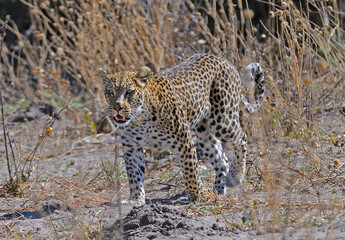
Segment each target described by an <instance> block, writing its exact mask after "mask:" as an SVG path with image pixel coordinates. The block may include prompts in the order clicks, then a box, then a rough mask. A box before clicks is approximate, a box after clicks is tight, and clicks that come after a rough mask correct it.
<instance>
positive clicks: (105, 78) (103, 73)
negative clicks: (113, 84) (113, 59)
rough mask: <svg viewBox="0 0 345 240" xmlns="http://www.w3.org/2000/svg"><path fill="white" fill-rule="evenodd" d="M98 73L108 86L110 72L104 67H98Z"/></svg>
mask: <svg viewBox="0 0 345 240" xmlns="http://www.w3.org/2000/svg"><path fill="white" fill-rule="evenodd" d="M98 75H99V76H100V78H101V79H102V82H103V85H104V86H106V85H107V84H108V83H109V78H108V74H107V72H106V71H104V69H103V68H100V69H98Z"/></svg>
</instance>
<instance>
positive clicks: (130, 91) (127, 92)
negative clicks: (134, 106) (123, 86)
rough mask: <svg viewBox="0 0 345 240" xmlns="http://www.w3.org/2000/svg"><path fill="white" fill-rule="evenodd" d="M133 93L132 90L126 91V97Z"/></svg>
mask: <svg viewBox="0 0 345 240" xmlns="http://www.w3.org/2000/svg"><path fill="white" fill-rule="evenodd" d="M133 93H134V90H132V89H128V90H127V91H126V97H129V96H131V95H132V94H133Z"/></svg>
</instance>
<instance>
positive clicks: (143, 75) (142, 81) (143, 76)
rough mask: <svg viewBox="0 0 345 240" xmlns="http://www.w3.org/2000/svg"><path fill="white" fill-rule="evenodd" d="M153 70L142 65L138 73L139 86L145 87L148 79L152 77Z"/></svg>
mask: <svg viewBox="0 0 345 240" xmlns="http://www.w3.org/2000/svg"><path fill="white" fill-rule="evenodd" d="M151 74H152V70H151V69H150V68H149V67H146V66H145V67H141V68H139V71H138V73H137V75H136V80H137V84H138V85H139V87H142V88H145V87H146V84H147V80H148V79H149V78H150V76H151Z"/></svg>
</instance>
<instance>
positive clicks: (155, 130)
mask: <svg viewBox="0 0 345 240" xmlns="http://www.w3.org/2000/svg"><path fill="white" fill-rule="evenodd" d="M243 72H244V73H243V76H242V78H241V77H240V74H239V72H238V70H237V69H236V67H235V66H234V65H233V64H231V63H230V62H229V61H228V60H227V59H226V58H224V57H221V56H218V55H214V54H207V53H204V54H196V55H193V56H191V57H189V58H187V59H186V60H184V61H183V62H181V63H180V64H178V65H177V66H174V67H172V68H170V69H167V70H165V71H163V72H160V73H154V72H153V71H152V70H151V69H150V68H149V67H147V66H142V67H140V68H138V69H135V70H123V71H119V72H116V73H107V72H106V71H104V70H103V69H102V68H101V69H100V70H99V76H100V78H101V79H102V82H103V86H104V95H105V99H106V102H107V104H108V107H107V114H108V116H109V119H111V121H112V122H113V123H114V124H115V125H116V126H117V127H118V128H119V129H120V137H119V139H120V140H119V141H120V143H121V145H122V149H123V158H124V161H125V167H126V171H127V177H128V182H129V192H130V196H129V202H130V203H133V204H135V205H142V204H144V203H145V197H146V195H145V190H144V173H145V166H146V164H145V152H144V149H150V150H151V151H152V152H162V151H163V150H168V151H170V152H171V153H172V154H174V155H176V156H177V158H178V160H179V161H180V164H181V168H182V174H183V179H184V185H185V189H186V193H187V196H188V198H189V200H191V201H196V200H198V199H200V197H202V194H203V186H202V183H201V181H200V178H199V172H198V165H199V164H198V157H197V152H196V141H197V142H198V145H199V147H200V148H201V150H202V152H203V155H204V156H205V158H207V159H208V161H209V162H210V163H211V165H212V166H213V169H214V171H215V182H214V189H215V190H216V191H217V192H218V193H219V194H220V195H225V194H226V190H227V188H230V187H237V186H238V185H241V184H242V183H243V181H244V177H245V165H246V155H247V136H246V134H245V132H244V131H243V130H242V129H241V125H240V116H239V112H240V108H241V106H242V105H241V104H242V103H243V104H244V106H245V108H246V109H247V111H248V112H249V113H254V112H256V111H257V110H258V109H259V108H260V107H261V105H262V102H263V99H264V95H265V89H266V88H265V84H264V83H265V77H264V71H263V68H262V66H261V64H260V63H259V62H258V63H251V64H249V65H248V66H247V67H246V68H245V69H244V71H243ZM242 86H245V87H252V88H254V98H253V99H254V101H251V102H249V101H247V99H246V97H244V94H243V91H242ZM195 136H196V139H197V140H195ZM231 152H233V153H234V154H233V155H234V157H232V156H233V155H231Z"/></svg>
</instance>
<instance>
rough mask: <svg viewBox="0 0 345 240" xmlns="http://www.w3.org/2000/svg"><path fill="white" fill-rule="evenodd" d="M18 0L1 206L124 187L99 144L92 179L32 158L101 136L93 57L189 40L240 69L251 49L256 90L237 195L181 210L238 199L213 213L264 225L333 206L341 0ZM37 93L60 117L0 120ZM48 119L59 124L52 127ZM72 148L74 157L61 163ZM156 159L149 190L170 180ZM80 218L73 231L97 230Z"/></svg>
mask: <svg viewBox="0 0 345 240" xmlns="http://www.w3.org/2000/svg"><path fill="white" fill-rule="evenodd" d="M21 3H22V4H23V5H26V6H27V7H28V8H29V13H30V20H31V27H30V28H29V29H28V30H27V31H25V32H19V30H18V28H17V27H16V24H15V22H13V21H12V20H11V18H9V19H8V22H7V33H11V34H14V36H15V38H16V41H15V43H12V44H6V43H4V44H3V46H2V51H1V65H0V79H1V82H0V86H1V94H2V101H3V106H2V108H3V110H4V111H3V112H2V116H5V118H4V119H2V122H3V124H2V126H3V128H4V129H3V135H2V138H1V142H4V143H5V144H3V147H1V149H0V150H1V152H0V153H1V159H0V161H1V162H0V166H1V169H2V171H1V172H2V173H4V174H3V175H2V176H1V179H0V183H1V186H2V187H1V188H0V195H1V196H2V197H4V198H6V201H7V202H6V204H7V205H6V204H5V205H6V206H7V208H6V206H1V211H4V212H6V211H7V212H8V211H11V208H12V209H13V208H14V207H13V205H12V204H10V202H11V201H12V202H16V203H17V202H21V201H24V200H25V201H30V200H33V199H34V200H35V201H37V202H38V201H40V200H47V199H59V200H61V201H65V202H66V201H67V200H66V199H68V197H67V196H68V195H69V194H76V195H78V196H83V197H80V198H78V201H77V200H74V201H73V202H69V204H70V205H72V206H82V205H84V204H90V205H97V204H102V203H104V202H106V201H113V200H114V196H115V194H116V192H117V191H115V190H116V183H120V182H119V181H117V180H119V179H120V181H121V189H122V192H123V194H122V195H121V197H122V198H123V199H126V198H127V196H126V189H127V186H126V176H125V172H120V170H118V171H117V169H119V168H118V167H114V161H113V159H112V157H111V155H109V156H110V157H109V159H108V160H107V161H99V159H98V161H99V162H101V171H100V172H98V175H95V176H92V177H91V178H89V175H88V174H87V173H86V172H84V173H79V172H68V171H66V172H64V173H63V174H62V173H61V175H60V176H59V177H57V176H51V175H48V176H42V175H40V174H39V173H40V168H41V167H42V166H44V164H45V161H46V159H55V160H54V161H59V159H61V158H63V157H65V156H67V155H68V154H71V153H73V151H74V149H75V148H76V146H81V145H83V144H84V142H85V141H86V140H87V141H89V142H90V141H91V142H92V141H93V142H97V141H99V142H101V140H100V139H102V138H103V137H104V135H103V134H99V133H98V131H97V130H98V129H97V128H98V126H100V125H102V120H103V119H104V114H103V110H104V106H105V100H104V97H103V90H102V86H101V81H100V79H99V77H98V75H97V73H98V68H100V67H102V68H104V69H106V70H107V71H109V72H112V71H117V70H121V69H129V68H137V67H139V66H142V65H145V64H146V65H148V66H150V67H151V68H152V69H153V70H154V71H155V72H159V71H163V70H165V69H167V68H169V67H172V66H174V65H176V64H178V63H179V62H180V61H181V60H183V59H185V58H187V57H188V56H191V55H193V54H195V53H204V52H210V53H214V54H218V55H221V56H223V57H225V58H227V59H228V60H230V62H232V63H234V64H235V65H236V67H237V68H238V69H239V71H241V69H242V68H243V67H244V66H246V65H247V64H248V63H250V62H253V61H261V63H262V65H263V66H264V69H265V72H266V75H267V89H268V94H267V97H266V99H265V102H264V104H263V107H262V109H261V110H260V111H259V113H256V114H255V115H253V116H251V117H250V118H249V117H248V116H246V115H245V116H244V126H245V127H244V128H245V129H246V131H247V133H248V135H249V143H250V147H249V148H250V149H249V156H248V160H249V161H248V164H247V165H248V171H247V183H246V184H245V185H244V188H243V190H241V194H236V193H234V192H232V193H231V195H230V196H229V197H228V198H227V199H225V198H221V197H219V196H216V195H215V196H209V199H210V200H209V201H208V202H204V203H199V204H196V205H193V206H188V207H186V209H185V210H186V211H187V212H188V213H190V214H191V215H193V216H204V215H212V214H217V215H221V214H222V213H224V212H238V211H245V213H246V214H245V215H243V216H242V217H241V218H240V219H238V220H239V222H238V223H236V222H234V221H228V222H227V219H223V220H224V221H225V222H227V223H228V227H229V228H238V229H241V230H243V231H245V230H248V229H255V230H262V231H265V232H275V231H281V229H284V228H286V227H288V226H297V227H299V228H303V227H309V226H318V225H322V224H326V223H329V222H331V221H332V220H334V219H336V218H338V217H339V216H342V217H344V202H345V197H344V177H345V174H344V171H345V167H344V162H345V158H344V141H345V127H344V124H345V116H344V114H345V100H344V99H345V98H344V97H345V91H344V78H345V33H344V12H343V9H342V8H344V6H343V3H342V1H336V0H329V1H321V0H309V1H302V3H300V1H295V2H293V1H289V0H284V1H263V3H264V5H266V8H267V12H258V11H256V10H255V9H250V8H249V6H248V4H253V3H255V1H241V0H239V1H231V0H220V1H211V0H205V1H158V0H153V1H130V0H126V1H122V0H117V1H58V0H52V1H25V0H22V1H21ZM296 3H297V5H296ZM254 19H256V21H253V20H254ZM258 19H260V20H261V21H257V20H258ZM5 21H6V19H2V20H0V23H1V24H2V25H5ZM249 92H250V91H249ZM40 101H44V102H47V103H50V104H52V105H54V106H56V107H57V109H63V111H62V112H61V115H60V117H61V118H60V120H56V118H52V119H49V120H48V121H46V122H44V121H43V122H40V123H39V124H38V123H37V122H35V123H34V124H30V123H27V124H26V123H21V124H14V123H11V122H10V121H7V120H6V119H7V118H6V116H11V114H13V113H15V112H17V111H20V109H23V108H25V107H27V106H28V105H29V104H30V103H31V102H40ZM66 106H68V107H67V108H64V107H66ZM4 120H5V122H4ZM54 125H55V126H56V125H59V126H60V127H59V130H58V131H57V130H55V127H54ZM105 128H106V127H105ZM108 128H109V127H108ZM106 136H108V137H109V139H111V138H112V137H111V135H106ZM37 137H38V140H37V143H36V139H37ZM109 141H110V143H109V142H108V143H107V144H108V145H107V147H103V148H99V149H93V150H92V151H91V153H88V154H89V155H90V154H94V155H97V157H99V156H101V157H102V156H104V155H105V154H110V152H111V151H112V149H113V148H112V147H111V143H112V142H111V140H109ZM102 144H103V145H102ZM102 144H101V146H104V143H102ZM85 150H88V149H85ZM104 151H109V152H108V153H104ZM86 155H87V154H86ZM159 156H160V155H159ZM159 156H158V155H154V157H155V158H158V157H159ZM83 157H85V156H81V158H83ZM91 157H92V156H91ZM95 159H96V157H95ZM79 161H80V159H78V156H74V159H73V160H71V161H70V162H69V164H70V165H71V166H73V165H75V164H77V163H78V162H79ZM201 161H202V162H203V160H202V159H201ZM150 164H151V165H150ZM158 165H159V164H158V163H157V161H155V160H152V161H149V165H148V168H149V169H154V168H156V170H155V171H157V168H159V174H160V175H159V176H160V177H153V178H152V179H150V178H149V179H148V180H147V183H146V184H147V185H148V186H149V187H148V188H149V189H150V186H151V189H153V187H152V185H154V184H158V183H162V182H163V183H164V184H166V185H169V186H170V187H171V186H178V185H181V184H182V180H181V177H176V175H174V174H169V168H164V167H165V166H160V165H159V167H158ZM168 165H170V164H168ZM121 166H122V167H123V163H122V165H121ZM98 167H99V166H98ZM150 167H151V168H150ZM43 168H44V167H43ZM116 173H118V178H116ZM5 174H6V175H5ZM73 174H74V175H73ZM149 174H150V173H149ZM57 175H58V174H57ZM152 175H153V176H154V175H155V172H154V171H153V172H152ZM157 179H159V181H157ZM204 179H205V182H208V183H210V182H212V181H213V180H212V179H213V176H212V174H204ZM151 180H152V181H151ZM66 186H68V187H67V188H64V187H66ZM209 186H210V187H211V185H209ZM109 188H111V189H113V191H110V190H109ZM47 189H50V190H49V191H48V190H47ZM181 191H182V190H181ZM48 192H49V194H48ZM38 193H39V194H38ZM155 194H157V193H156V192H154V193H153V194H152V197H154V196H155ZM23 199H24V200H23ZM9 205H11V206H12V207H11V208H10V207H8V206H9ZM33 208H34V204H33ZM76 218H77V217H76ZM100 221H101V220H100ZM99 224H100V225H101V223H99ZM95 228H96V230H97V231H101V230H100V229H101V227H99V226H98V228H97V227H95ZM83 229H84V230H85V229H86V231H83V234H84V235H85V237H90V236H91V235H90V234H91V233H94V232H95V231H96V230H95V229H94V228H92V229H93V230H90V229H91V228H83ZM5 230H6V231H5V232H4V233H0V236H1V234H5V236H7V237H8V236H16V237H17V236H18V237H19V238H24V237H26V235H25V234H28V233H27V232H25V231H22V230H15V228H14V227H12V226H10V225H7V226H6V227H5ZM65 230H66V229H65ZM66 231H68V230H66ZM76 232H77V230H75V229H74V230H72V229H70V233H69V234H70V235H69V236H70V237H71V238H74V237H76ZM6 234H7V235H6ZM78 234H80V233H78ZM84 235H83V236H84ZM28 237H30V234H28Z"/></svg>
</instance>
